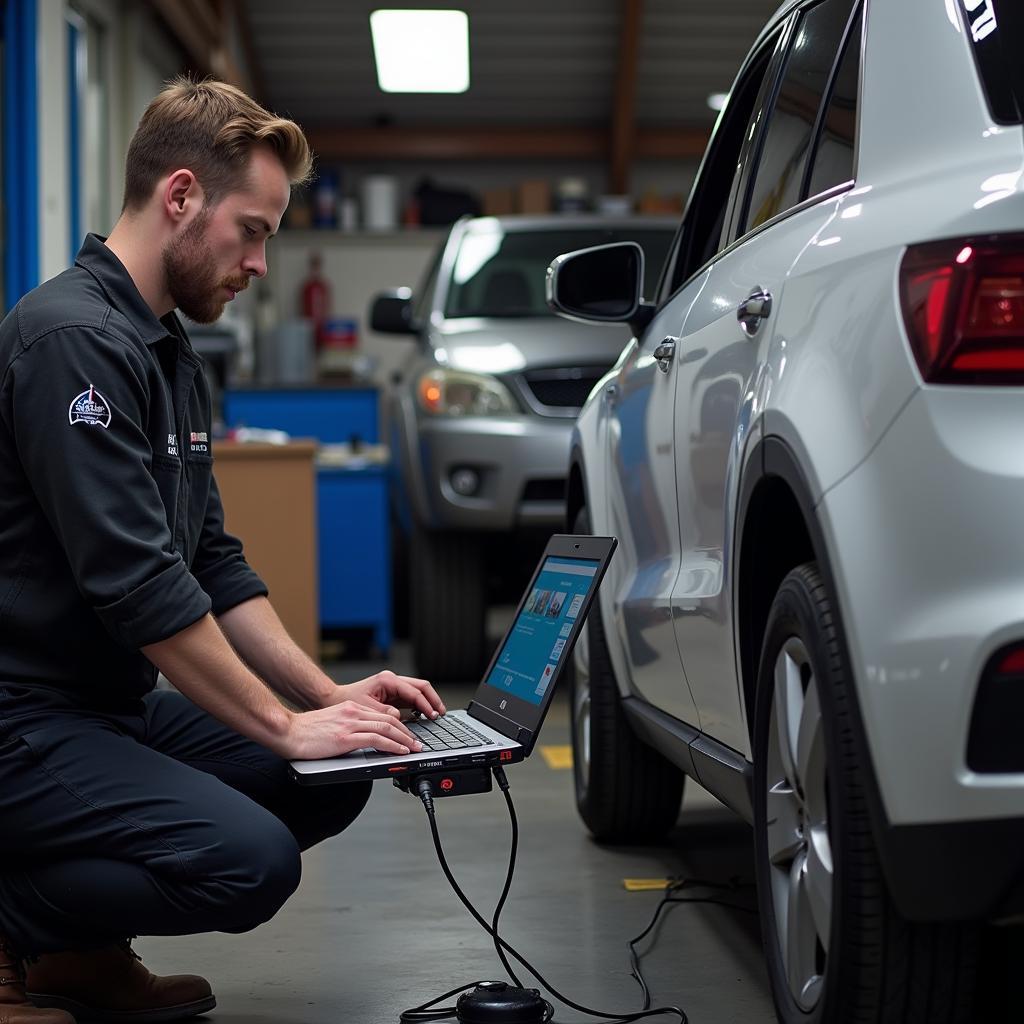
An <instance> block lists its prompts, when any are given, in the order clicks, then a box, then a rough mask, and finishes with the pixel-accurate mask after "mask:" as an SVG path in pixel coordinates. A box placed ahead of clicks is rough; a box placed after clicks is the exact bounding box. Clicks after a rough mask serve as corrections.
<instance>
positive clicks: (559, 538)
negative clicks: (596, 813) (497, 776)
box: [291, 534, 616, 785]
mask: <svg viewBox="0 0 1024 1024" xmlns="http://www.w3.org/2000/svg"><path fill="white" fill-rule="evenodd" d="M615 545H616V541H615V538H614V537H579V536H576V537H574V536H567V535H563V534H556V535H555V536H553V537H552V538H551V539H550V540H549V541H548V544H547V547H546V548H545V549H544V554H543V555H542V556H541V559H540V562H539V563H538V565H537V568H536V570H535V571H534V573H533V577H532V578H531V580H530V582H529V584H528V586H527V587H526V591H525V592H524V594H523V596H522V599H521V600H520V602H519V607H518V608H517V609H516V614H515V618H514V619H513V620H512V624H511V625H510V626H509V628H508V631H507V632H506V633H505V636H504V638H503V639H502V641H501V643H500V644H499V645H498V649H497V650H496V651H495V653H494V656H493V657H492V658H491V663H490V665H488V666H487V671H486V672H484V677H483V680H482V681H481V683H480V685H479V686H478V687H477V690H476V693H475V694H474V695H473V699H472V700H471V701H470V702H469V707H467V708H466V710H465V711H460V710H453V711H449V712H448V713H447V714H445V715H442V716H440V717H439V718H436V719H433V720H430V719H427V718H422V719H418V720H415V719H414V720H413V721H411V722H406V727H407V728H408V729H409V730H410V731H411V732H413V733H414V734H415V736H416V738H417V739H418V740H419V741H420V742H421V743H422V744H423V746H424V749H423V750H422V751H420V752H419V753H416V754H382V753H380V752H379V751H377V750H372V749H363V750H356V751H353V752H352V753H350V754H345V755H342V756H341V757H330V758H322V759H319V760H310V761H292V762H291V774H292V777H293V778H294V779H295V780H296V781H297V782H300V783H303V784H304V785H322V784H326V783H335V782H355V781H358V780H360V779H388V778H391V779H394V778H397V777H399V776H401V775H405V774H408V773H414V774H415V773H417V772H422V771H430V770H441V771H446V770H450V769H453V768H464V767H470V766H473V765H492V764H515V763H516V762H518V761H522V760H523V758H526V757H529V756H530V754H531V753H533V747H534V744H535V743H536V741H537V734H538V733H539V732H540V727H541V723H542V722H543V721H544V716H545V715H546V714H547V710H548V707H549V706H550V704H551V698H552V697H553V696H554V692H555V684H556V683H557V682H558V678H559V676H560V675H561V673H562V670H563V669H564V668H565V665H566V663H567V662H568V661H569V658H570V656H571V654H572V649H573V645H574V644H575V643H576V640H577V638H578V637H579V634H580V630H581V629H582V628H583V623H584V620H585V619H586V616H587V612H588V611H589V610H590V605H591V602H592V601H593V600H594V595H595V594H596V593H597V588H598V586H599V585H600V583H601V579H602V577H603V576H604V573H605V570H606V569H607V568H608V563H609V561H610V560H611V557H612V552H613V551H614V550H615Z"/></svg>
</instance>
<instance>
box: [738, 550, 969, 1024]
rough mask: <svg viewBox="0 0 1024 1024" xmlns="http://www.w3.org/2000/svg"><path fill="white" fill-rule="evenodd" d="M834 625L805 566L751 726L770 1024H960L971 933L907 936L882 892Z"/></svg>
mask: <svg viewBox="0 0 1024 1024" xmlns="http://www.w3.org/2000/svg"><path fill="white" fill-rule="evenodd" d="M838 638H839V625H838V622H837V618H836V615H835V612H834V611H833V609H832V606H831V603H830V601H829V598H828V595H827V593H826V591H825V587H824V585H823V583H822V580H821V577H820V575H819V573H818V569H817V566H816V565H814V564H813V563H810V564H807V565H803V566H800V567H799V568H797V569H794V570H793V571H792V572H790V573H789V575H788V576H787V577H786V578H785V579H784V580H783V582H782V585H781V586H780V587H779V590H778V592H777V594H776V596H775V600H774V602H773V604H772V607H771V610H770V613H769V616H768V624H767V629H766V633H765V640H764V646H763V649H762V655H761V662H760V668H759V672H758V685H757V701H756V707H755V716H754V728H755V731H754V852H755V867H756V873H757V890H758V903H759V906H760V911H761V924H762V934H763V940H764V947H765V956H766V960H767V965H768V975H769V980H770V981H771V987H772V995H773V997H774V1000H775V1008H776V1013H777V1015H778V1018H779V1020H780V1021H781V1022H782V1024H796V1022H800V1024H910V1022H920V1024H967V1022H969V1021H970V1020H971V1001H972V998H973V992H974V987H975V980H976V973H977V948H978V946H977V940H978V930H977V929H976V928H975V927H974V926H972V925H959V924H958V925H953V924H949V925H941V924H940V925H932V924H928V925H923V924H911V923H909V922H907V921H904V920H903V919H901V918H900V916H899V914H898V913H897V912H896V909H895V907H894V906H893V903H892V900H891V898H890V897H889V894H888V891H887V889H886V885H885V880H884V877H883V875H882V870H881V866H880V864H879V859H878V854H877V851H876V849H875V845H874V840H873V837H872V832H871V823H870V820H869V815H868V805H867V793H866V786H867V782H866V773H867V771H869V770H870V769H869V768H868V767H866V766H868V765H869V763H870V762H869V758H868V756H867V751H865V750H862V749H860V743H859V742H858V740H857V736H858V733H856V732H855V731H854V728H853V723H852V720H851V719H852V715H853V710H852V706H851V705H852V702H853V700H854V695H853V690H852V681H851V680H850V679H849V678H848V676H847V674H846V671H845V670H844V668H843V660H842V658H841V656H840V646H839V639H838Z"/></svg>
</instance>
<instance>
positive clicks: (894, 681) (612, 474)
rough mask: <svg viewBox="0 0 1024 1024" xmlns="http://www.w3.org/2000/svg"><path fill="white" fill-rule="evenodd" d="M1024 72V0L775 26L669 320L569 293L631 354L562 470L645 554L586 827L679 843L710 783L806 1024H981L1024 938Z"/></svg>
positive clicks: (724, 123) (881, 6)
mask: <svg viewBox="0 0 1024 1024" xmlns="http://www.w3.org/2000/svg"><path fill="white" fill-rule="evenodd" d="M1022 52H1024V5H1020V4H1019V2H1017V0H945V3H943V0H867V2H866V3H865V2H857V0H818V2H807V0H797V2H789V3H786V4H784V5H783V7H782V8H781V9H780V10H779V11H778V13H777V14H776V15H775V17H774V18H773V19H772V20H771V22H770V23H769V24H768V25H767V27H766V28H765V29H764V31H763V32H762V33H761V35H760V37H759V38H758V40H757V42H756V44H755V45H754V47H753V49H752V50H751V52H750V55H749V56H748V58H747V59H746V61H745V63H744V64H743V66H742V68H741V70H740V72H739V75H738V77H737V79H736V82H735V84H734V86H733V88H732V91H731V93H730V98H729V101H728V104H727V106H726V107H725V109H724V110H723V111H722V114H721V116H720V118H719V121H718V124H717V125H716V128H715V131H714V134H713V136H712V139H711V142H710V144H709V146H708V150H707V153H706V155H705V157H704V160H703V163H702V165H701V168H700V171H699V174H698V177H697V180H696V183H695V184H694V188H693V192H692V194H691V197H690V201H689V204H688V208H687V212H686V214H685V216H684V218H683V223H682V226H681V228H680V230H679V234H678V236H677V238H676V242H675V244H674V247H673V250H672V252H671V254H670V256H669V259H668V262H667V265H666V268H665V271H664V273H663V275H662V280H661V283H660V285H659V289H658V292H657V298H656V301H655V302H654V303H644V302H642V301H641V300H640V298H639V295H640V289H639V281H640V280H641V278H642V273H643V258H642V254H641V253H640V252H639V250H638V249H637V247H636V246H633V245H630V244H628V243H623V244H618V245H611V246H602V247H599V248H596V249H592V250H590V251H587V252H581V253H573V254H570V255H568V256H563V257H560V258H559V259H558V260H556V261H555V263H554V264H552V266H551V268H550V270H549V276H548V294H549V300H550V302H551V303H552V305H553V306H554V307H555V308H556V309H558V310H559V311H560V312H562V313H563V314H568V315H570V316H573V317H575V318H577V319H586V320H588V321H609V320H610V321H624V322H627V323H629V324H630V325H631V326H632V328H633V330H634V333H635V338H634V339H633V340H632V341H631V342H630V344H629V345H628V346H627V347H626V349H625V350H624V351H623V353H622V355H621V356H620V358H619V360H618V362H617V364H616V365H615V367H614V368H613V369H612V371H610V372H609V373H608V374H607V375H606V376H605V377H604V378H603V379H602V380H601V381H600V382H599V384H598V385H597V387H596V388H595V390H594V391H593V392H592V394H591V396H590V399H589V400H588V402H587V404H586V405H585V407H584V409H583V411H582V413H581V416H580V418H579V421H578V423H577V426H576V430H575V433H574V438H573V448H572V455H571V469H570V479H569V485H568V501H569V522H570V525H572V526H573V527H574V528H576V529H582V530H587V531H591V532H594V533H597V534H612V535H615V536H617V537H618V538H619V541H620V547H619V551H618V554H617V555H616V558H615V559H614V560H613V562H612V565H611V568H610V570H609V572H608V577H607V578H606V580H605V583H604V585H603V587H602V591H601V595H600V602H599V614H592V615H591V616H590V629H589V634H588V642H587V643H586V644H584V643H581V644H580V645H579V646H578V647H577V665H576V670H577V671H576V675H575V682H574V687H575V689H574V694H573V721H574V730H573V731H574V749H575V755H576V791H577V802H578V806H579V809H580V812H581V814H582V817H583V819H584V820H585V822H586V823H587V825H588V826H589V827H590V829H591V830H592V831H593V832H594V834H595V835H596V836H597V837H598V838H601V839H606V840H620V841H621V840H636V839H643V838H650V837H652V836H657V835H658V834H660V833H664V832H665V831H666V830H667V829H668V828H670V827H671V826H672V825H673V824H674V822H675V820H676V817H677V813H678V809H679V800H680V795H681V791H682V783H683V776H684V774H685V775H690V776H691V777H693V778H695V779H697V780H699V781H700V783H701V784H702V785H704V786H705V787H706V788H708V789H709V790H711V791H712V792H713V793H715V794H716V795H717V796H718V797H719V798H720V799H721V800H723V801H724V802H725V803H726V804H728V805H730V806H731V807H733V808H734V809H735V810H736V811H738V812H739V813H740V814H741V815H743V816H744V817H745V818H747V819H748V820H749V821H751V822H752V823H753V825H754V829H755V851H756V868H757V881H758V890H759V898H760V907H761V916H762V921H763V925H764V938H765V950H766V956H767V963H768V969H769V974H770V978H771V983H772V989H773V993H774V997H775V1002H776V1009H777V1013H778V1016H779V1019H780V1020H782V1021H784V1022H787V1024H788V1022H795V1021H802V1022H803V1021H806V1022H809V1024H816V1022H839V1021H842V1022H853V1021H856V1022H873V1024H874V1022H877V1024H882V1022H886V1024H888V1022H897V1021H899V1022H902V1021H922V1022H927V1024H952V1022H960V1021H967V1020H970V1019H972V1017H971V1014H972V1013H975V1012H978V1011H977V1009H976V1006H975V1005H974V1000H975V996H976V992H975V989H976V988H977V986H976V983H975V978H976V968H977V967H978V963H979V952H978V950H979V941H980V940H981V938H982V936H984V941H985V942H989V941H991V940H992V936H993V935H995V936H1000V937H1005V936H1006V935H1008V934H1010V933H1009V931H1008V930H1003V931H997V930H995V929H993V928H991V927H988V926H991V925H1005V924H1010V923H1012V922H1013V921H1014V920H1016V921H1017V922H1019V921H1021V920H1022V918H1024V528H1022V524H1024V513H1022V509H1024V442H1022V438H1024V390H1022V388H1024V189H1022V173H1024V130H1022V125H1021V121H1022V118H1021V113H1022V111H1024V62H1022V60H1021V58H1020V54H1021V53H1022ZM983 924H984V925H986V927H982V925H983ZM996 941H997V942H998V941H999V940H998V939H997V940H996ZM982 988H984V986H982ZM982 995H984V996H985V997H986V998H988V999H989V1001H990V1004H991V1006H992V1007H994V1008H996V1009H998V1010H1000V1011H1005V1002H1004V1001H1005V999H1006V998H1008V996H1007V994H1006V993H1005V992H996V991H988V992H983V993H982ZM987 1019H988V1020H992V1021H996V1020H998V1021H1000V1022H1001V1021H1003V1020H1007V1019H1009V1017H1008V1016H1006V1015H1005V1012H1003V1013H1000V1012H996V1013H994V1014H993V1015H990V1016H989V1017H988V1018H987ZM1013 1019H1022V1018H1021V1017H1020V1016H1015V1017H1014V1018H1013Z"/></svg>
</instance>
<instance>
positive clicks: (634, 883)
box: [622, 878, 672, 892]
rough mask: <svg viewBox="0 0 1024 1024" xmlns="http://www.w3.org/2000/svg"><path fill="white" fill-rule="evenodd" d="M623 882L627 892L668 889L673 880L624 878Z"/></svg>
mask: <svg viewBox="0 0 1024 1024" xmlns="http://www.w3.org/2000/svg"><path fill="white" fill-rule="evenodd" d="M622 884H623V886H624V888H625V890H626V892H653V891H655V890H659V889H667V888H668V887H669V886H670V885H671V884H672V880H671V879H670V878H624V879H623V880H622Z"/></svg>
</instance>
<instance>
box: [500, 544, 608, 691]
mask: <svg viewBox="0 0 1024 1024" xmlns="http://www.w3.org/2000/svg"><path fill="white" fill-rule="evenodd" d="M600 565H601V562H600V561H599V560H597V559H592V558H562V557H548V558H546V559H545V560H544V564H543V565H542V566H541V570H540V572H539V573H538V574H537V576H536V578H535V579H534V581H533V586H532V589H531V591H530V593H529V594H528V595H527V597H526V600H525V601H524V602H523V605H522V607H521V608H520V609H519V614H518V615H517V616H516V620H515V622H514V623H513V624H512V628H511V629H510V630H509V631H508V633H507V635H506V638H505V643H504V645H503V646H502V648H501V650H500V651H499V652H498V655H497V657H496V658H495V659H494V662H493V663H492V667H491V671H490V673H489V674H488V676H487V677H486V678H485V679H484V682H485V683H486V684H487V685H488V686H492V687H494V689H496V690H500V691H502V692H504V693H508V694H511V695H512V696H513V697H517V698H519V700H523V701H526V702H527V703H529V704H540V702H541V701H542V700H543V699H544V695H545V693H547V690H548V687H549V686H550V685H551V681H552V679H553V677H554V675H555V670H556V669H557V667H558V662H559V660H560V658H561V656H562V653H563V651H564V649H565V645H566V642H567V641H568V639H569V635H570V634H571V633H572V630H573V626H574V625H575V624H576V620H577V618H578V617H579V614H580V611H581V609H582V608H583V606H584V602H585V601H586V598H587V594H588V592H589V591H590V589H591V587H592V586H593V584H594V578H595V576H596V575H597V571H598V568H599V567H600Z"/></svg>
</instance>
